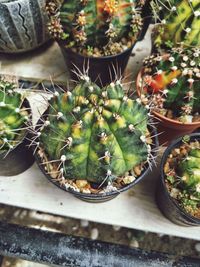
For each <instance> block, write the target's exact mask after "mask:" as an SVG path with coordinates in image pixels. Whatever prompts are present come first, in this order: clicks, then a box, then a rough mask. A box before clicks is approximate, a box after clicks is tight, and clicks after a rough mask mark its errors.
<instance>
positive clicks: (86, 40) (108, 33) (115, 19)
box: [46, 0, 145, 56]
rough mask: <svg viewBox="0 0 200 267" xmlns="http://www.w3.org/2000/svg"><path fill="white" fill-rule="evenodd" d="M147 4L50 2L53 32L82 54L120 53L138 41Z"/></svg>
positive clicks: (127, 0) (137, 0) (129, 0)
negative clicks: (142, 13) (143, 8)
mask: <svg viewBox="0 0 200 267" xmlns="http://www.w3.org/2000/svg"><path fill="white" fill-rule="evenodd" d="M144 4H145V0H103V1H102V0H95V1H93V0H78V1H73V0H60V1H59V0H49V1H48V2H47V6H46V10H47V12H48V15H49V18H50V22H49V31H50V33H51V34H52V35H53V36H54V37H55V38H57V39H62V40H64V43H65V46H66V47H69V48H73V49H74V50H76V51H77V52H79V53H81V54H85V55H89V56H102V55H103V56H105V55H113V54H117V53H120V52H122V51H124V50H126V49H127V48H128V47H131V46H132V44H133V43H134V42H135V41H136V39H137V37H138V34H139V32H140V30H141V28H142V25H143V20H142V18H141V10H142V7H143V5H144Z"/></svg>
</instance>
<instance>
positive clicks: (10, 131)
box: [0, 79, 28, 152]
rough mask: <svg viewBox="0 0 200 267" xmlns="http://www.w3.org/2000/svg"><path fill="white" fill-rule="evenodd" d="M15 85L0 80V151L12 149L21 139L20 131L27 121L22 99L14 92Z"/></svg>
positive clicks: (22, 131)
mask: <svg viewBox="0 0 200 267" xmlns="http://www.w3.org/2000/svg"><path fill="white" fill-rule="evenodd" d="M14 88H15V84H14V83H11V82H7V81H5V80H2V79H0V151H1V152H6V151H9V150H11V149H13V148H14V147H15V146H16V145H17V144H18V143H19V142H20V141H21V139H22V138H23V134H24V130H20V128H22V127H23V126H24V127H25V122H26V121H27V119H28V111H27V110H25V109H24V107H23V98H22V95H21V94H20V93H17V92H16V91H14Z"/></svg>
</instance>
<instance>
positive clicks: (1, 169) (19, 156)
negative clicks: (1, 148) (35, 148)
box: [0, 99, 35, 176]
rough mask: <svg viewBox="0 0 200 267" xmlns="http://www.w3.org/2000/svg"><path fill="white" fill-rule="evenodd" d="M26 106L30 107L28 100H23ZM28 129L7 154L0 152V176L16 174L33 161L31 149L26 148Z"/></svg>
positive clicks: (25, 168) (29, 165)
mask: <svg viewBox="0 0 200 267" xmlns="http://www.w3.org/2000/svg"><path fill="white" fill-rule="evenodd" d="M23 105H24V106H25V107H26V108H30V105H29V102H28V100H26V99H25V100H24V104H23ZM28 137H29V133H28V131H27V132H26V133H25V135H24V137H23V139H22V141H21V142H20V143H19V144H18V145H17V146H16V147H14V149H12V150H11V151H10V152H9V154H7V153H6V152H3V153H1V152H0V176H15V175H18V174H20V173H22V172H24V171H25V170H27V169H28V168H30V167H31V165H32V164H33V163H34V161H35V159H34V157H33V153H32V149H30V148H28V144H29V141H28V140H27V138H28Z"/></svg>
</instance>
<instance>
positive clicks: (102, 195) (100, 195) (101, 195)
mask: <svg viewBox="0 0 200 267" xmlns="http://www.w3.org/2000/svg"><path fill="white" fill-rule="evenodd" d="M46 112H47V111H46ZM46 112H45V113H46ZM45 113H44V114H43V115H42V116H44V115H45ZM39 121H40V119H39V120H38V122H39ZM37 125H38V123H37ZM149 127H150V128H151V132H152V134H153V136H154V137H153V140H154V143H153V145H152V146H153V147H158V146H159V143H158V136H157V129H156V128H155V127H154V126H149ZM37 152H38V149H37V151H36V153H35V155H34V157H35V159H36V163H37V165H38V166H39V168H40V170H41V171H42V173H43V174H44V175H45V177H46V178H47V179H48V180H49V181H50V182H51V183H53V184H54V185H56V186H57V187H58V188H60V189H62V190H63V191H65V192H68V193H72V194H73V195H75V196H77V197H80V198H87V199H91V200H92V199H103V198H106V197H110V196H114V195H118V194H120V193H122V192H124V191H126V190H128V189H130V188H131V187H133V186H134V185H136V184H137V183H138V182H139V181H140V180H142V179H143V178H144V177H145V176H146V174H148V173H149V171H150V167H149V166H148V163H146V164H145V167H144V170H143V172H142V174H141V175H140V176H139V177H137V178H136V179H135V180H134V181H133V182H132V183H130V184H128V185H125V186H123V187H122V188H120V189H117V190H115V191H111V192H106V193H95V194H94V193H90V194H89V193H81V192H77V191H75V190H73V189H71V188H65V187H63V186H61V185H60V184H59V182H57V181H53V178H52V177H51V176H50V174H47V173H46V171H45V169H44V168H43V166H45V165H42V164H41V163H42V162H41V159H40V157H39V155H38V153H37ZM153 154H154V155H157V152H154V153H153Z"/></svg>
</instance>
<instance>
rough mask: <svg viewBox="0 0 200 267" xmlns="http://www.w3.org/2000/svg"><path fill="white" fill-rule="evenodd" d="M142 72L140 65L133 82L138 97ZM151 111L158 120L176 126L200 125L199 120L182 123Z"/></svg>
mask: <svg viewBox="0 0 200 267" xmlns="http://www.w3.org/2000/svg"><path fill="white" fill-rule="evenodd" d="M143 74H144V67H142V68H141V69H140V71H139V72H138V74H137V77H136V83H135V84H136V92H137V94H138V96H139V97H140V95H141V87H140V86H139V84H140V80H141V79H142V76H143ZM152 113H153V114H154V115H155V116H156V117H158V118H159V119H160V120H162V121H165V122H168V123H171V124H173V125H176V126H177V127H178V126H180V125H181V126H189V127H190V126H192V127H194V126H199V127H200V121H195V122H192V123H183V122H180V121H177V120H173V119H170V118H167V117H166V116H164V115H162V114H160V113H158V112H156V111H152Z"/></svg>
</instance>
